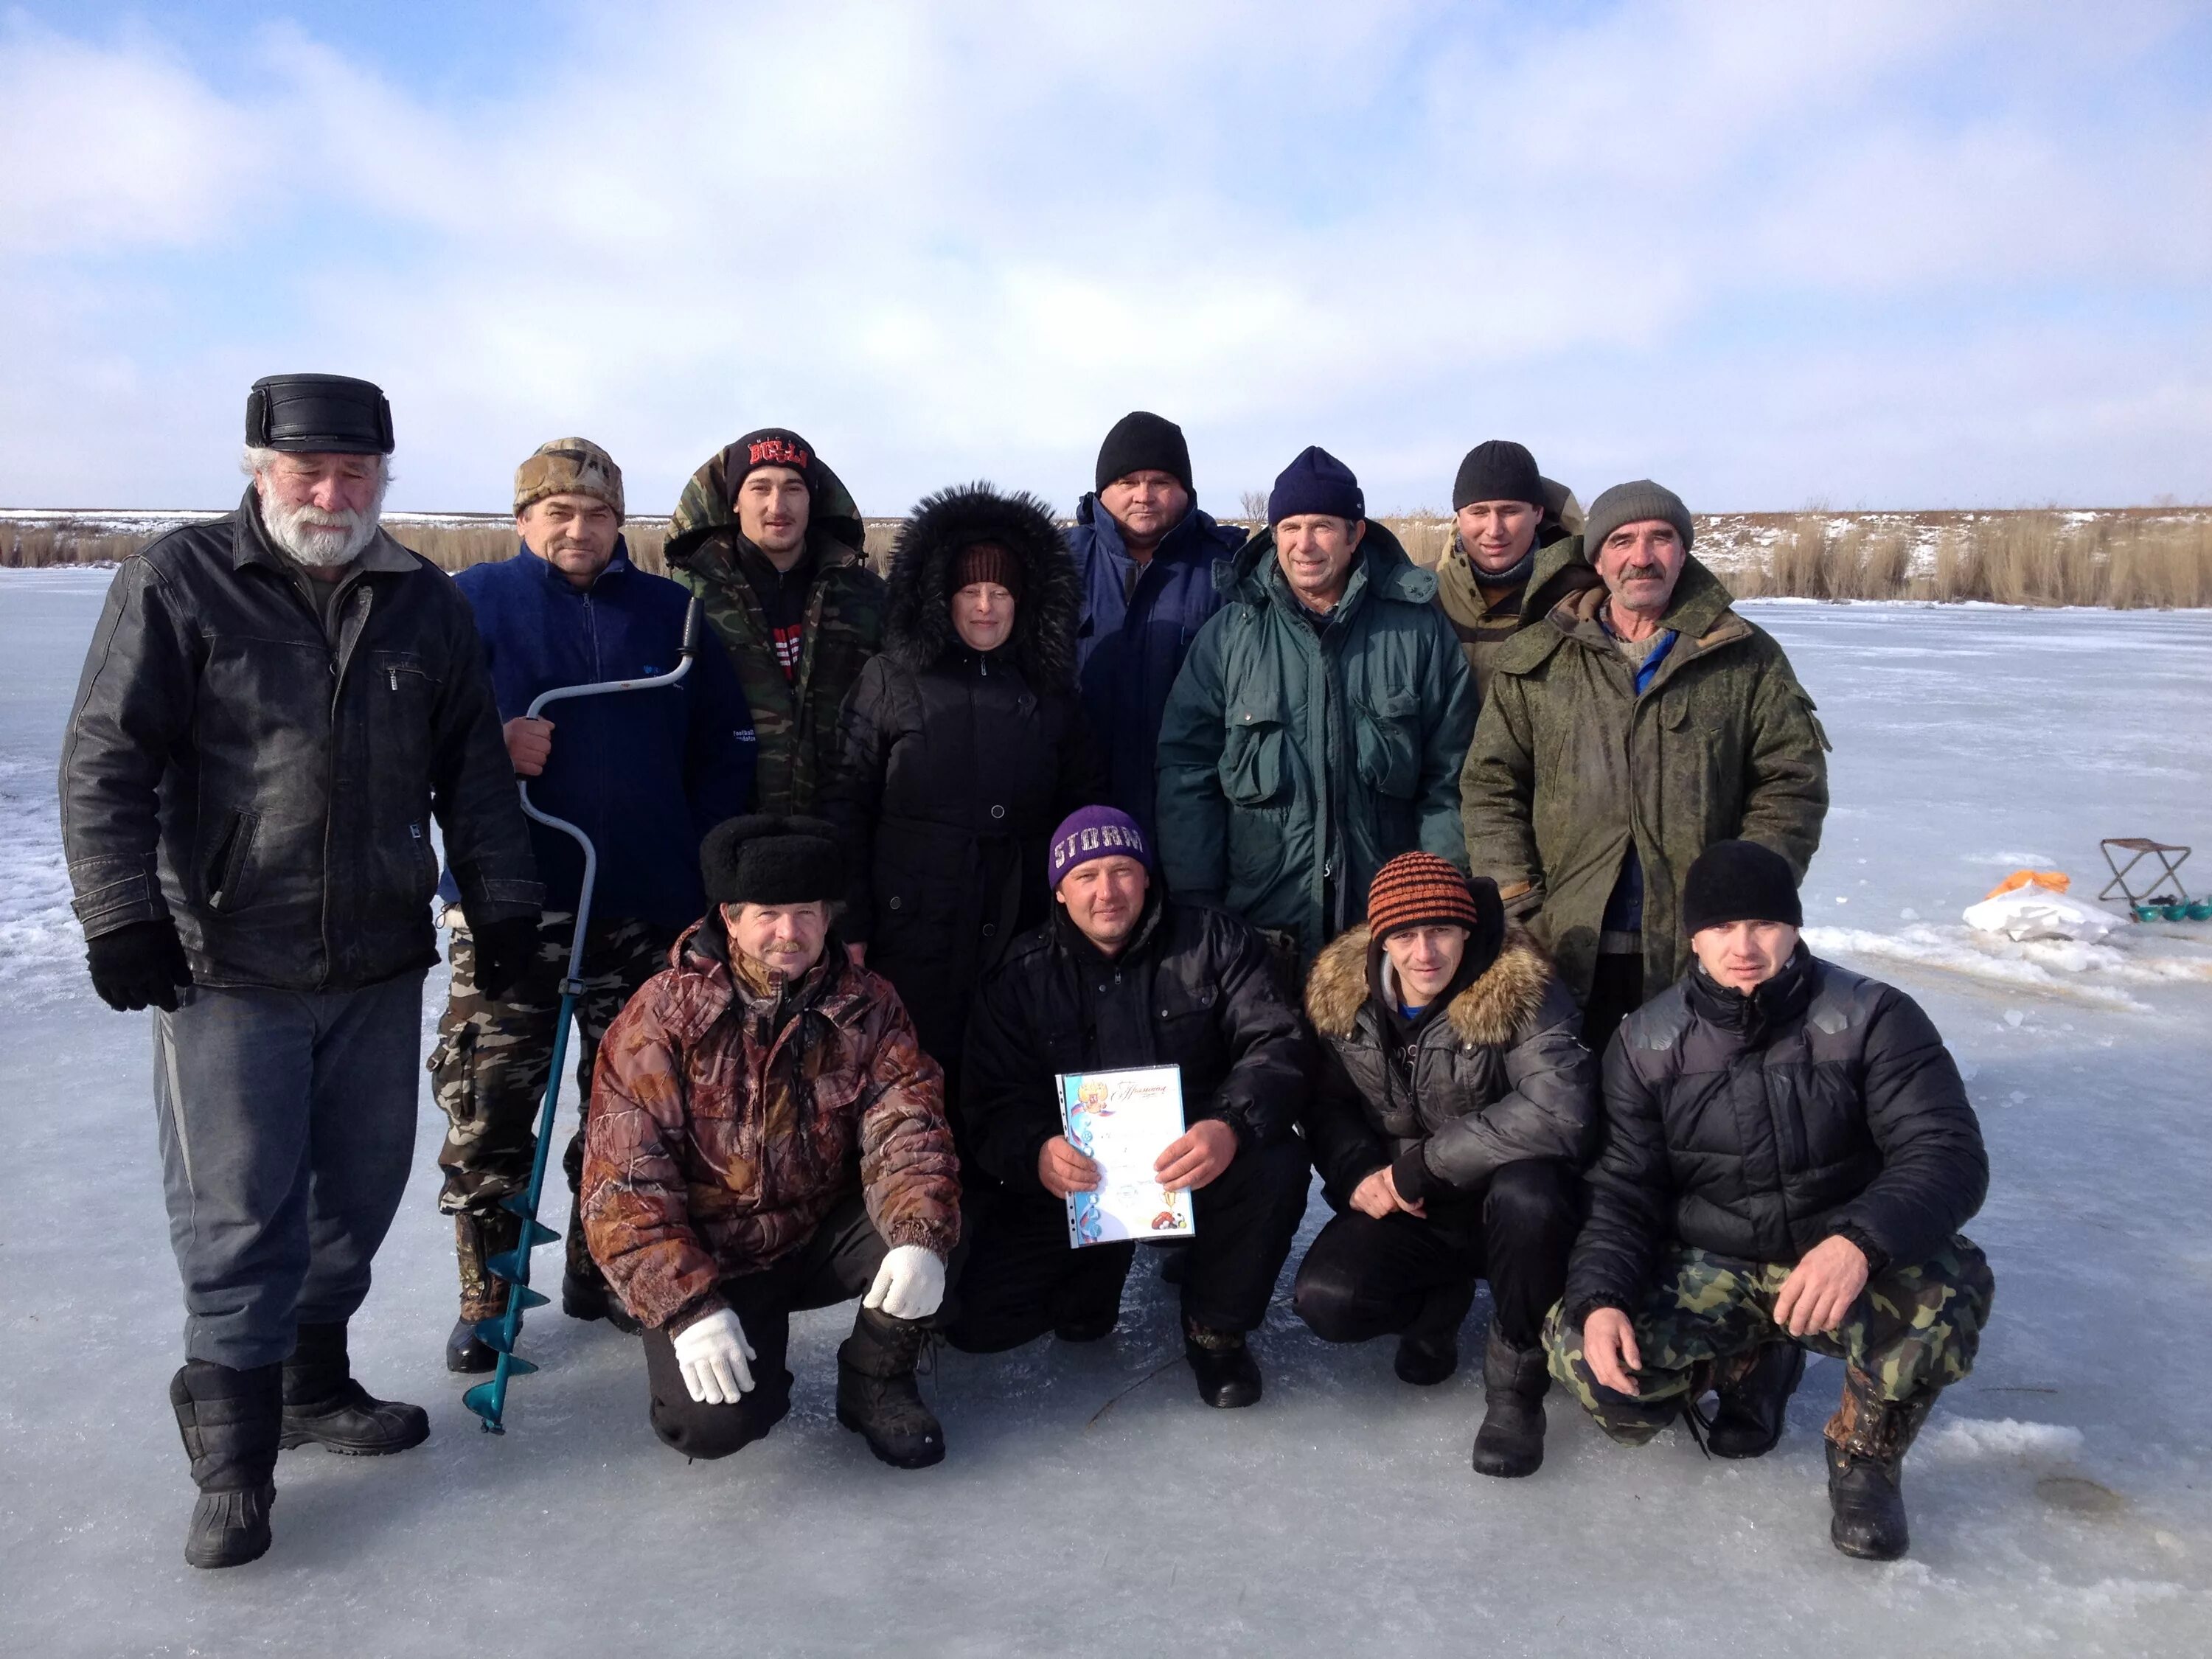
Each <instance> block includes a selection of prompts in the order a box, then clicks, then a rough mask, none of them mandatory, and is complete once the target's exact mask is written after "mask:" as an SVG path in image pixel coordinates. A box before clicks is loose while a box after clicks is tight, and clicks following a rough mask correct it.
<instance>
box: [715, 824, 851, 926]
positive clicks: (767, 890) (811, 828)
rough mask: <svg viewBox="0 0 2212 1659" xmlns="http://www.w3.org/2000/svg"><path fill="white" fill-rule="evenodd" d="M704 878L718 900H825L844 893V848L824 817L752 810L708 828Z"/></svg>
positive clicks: (746, 902) (765, 901)
mask: <svg viewBox="0 0 2212 1659" xmlns="http://www.w3.org/2000/svg"><path fill="white" fill-rule="evenodd" d="M699 877H700V879H701V880H702V882H703V883H704V884H706V888H707V896H708V898H710V899H712V900H713V901H714V902H715V903H717V904H811V903H813V902H815V901H817V900H821V901H823V902H825V903H826V902H829V901H832V900H835V899H840V898H842V897H843V896H845V849H844V848H843V847H842V846H841V845H840V844H839V843H838V840H837V831H836V829H835V828H834V827H833V826H832V825H830V824H829V823H825V822H824V821H823V820H822V819H820V818H800V817H782V816H781V815H780V814H778V813H774V812H749V813H747V814H746V815H745V816H744V817H737V818H725V819H723V820H722V822H721V823H718V824H716V825H715V826H714V828H713V829H709V830H708V832H707V839H706V840H705V841H704V842H702V844H701V845H700V848H699Z"/></svg>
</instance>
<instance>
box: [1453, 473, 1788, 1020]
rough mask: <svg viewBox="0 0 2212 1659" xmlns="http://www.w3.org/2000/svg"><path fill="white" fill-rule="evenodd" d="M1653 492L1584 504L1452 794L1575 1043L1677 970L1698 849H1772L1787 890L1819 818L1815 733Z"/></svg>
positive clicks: (1611, 493) (1774, 651)
mask: <svg viewBox="0 0 2212 1659" xmlns="http://www.w3.org/2000/svg"><path fill="white" fill-rule="evenodd" d="M1695 538H1696V530H1695V527H1694V526H1692V524H1691V521H1690V513H1689V509H1688V508H1687V507H1685V506H1684V505H1683V504H1682V499H1681V497H1680V496H1679V495H1675V494H1674V491H1673V490H1671V489H1666V488H1664V487H1663V486H1662V485H1659V484H1656V483H1652V482H1651V481H1650V479H1648V478H1645V479H1638V480H1637V481H1636V482H1634V483H1624V484H1615V485H1614V486H1613V488H1612V489H1608V490H1607V491H1606V492H1605V493H1604V494H1603V495H1600V496H1599V497H1598V498H1597V499H1596V500H1595V501H1593V502H1591V503H1590V508H1589V518H1588V521H1587V523H1586V524H1585V526H1584V527H1583V550H1584V552H1583V556H1584V557H1585V558H1587V559H1588V561H1589V564H1590V565H1591V566H1592V567H1593V568H1595V570H1596V572H1597V574H1598V576H1599V578H1600V579H1601V581H1602V583H1603V586H1598V587H1592V588H1589V589H1586V590H1584V591H1582V592H1575V593H1571V594H1569V595H1568V596H1567V597H1566V598H1565V599H1561V600H1559V602H1558V603H1557V604H1556V605H1553V608H1552V609H1551V611H1548V612H1547V614H1546V616H1545V617H1544V619H1543V621H1542V622H1541V623H1538V624H1536V625H1534V626H1533V627H1529V628H1527V629H1523V630H1522V632H1520V633H1518V634H1516V635H1514V636H1513V638H1512V639H1511V640H1510V641H1509V642H1508V643H1507V644H1506V645H1505V647H1504V648H1503V649H1502V650H1501V651H1500V652H1499V653H1498V656H1497V659H1496V663H1495V665H1494V667H1493V668H1492V678H1491V683H1490V685H1489V687H1488V688H1487V695H1486V696H1485V698H1484V701H1483V706H1482V714H1481V718H1480V721H1479V722H1478V723H1477V726H1476V728H1475V735H1474V745H1473V747H1471V748H1470V749H1469V750H1468V757H1467V766H1466V769H1465V771H1464V772H1463V773H1462V776H1461V781H1460V797H1461V814H1462V817H1463V818H1464V820H1465V823H1466V826H1467V844H1468V858H1469V860H1470V862H1471V863H1472V865H1473V867H1474V872H1475V873H1476V874H1477V875H1486V876H1489V877H1492V878H1494V879H1495V880H1496V881H1497V883H1498V889H1499V894H1500V896H1502V897H1503V898H1504V900H1505V902H1506V908H1507V910H1508V912H1509V913H1510V914H1511V915H1513V916H1514V917H1515V918H1516V920H1519V921H1524V922H1526V923H1527V924H1528V927H1529V928H1530V930H1531V931H1532V932H1533V933H1535V935H1536V937H1537V939H1539V941H1540V942H1541V943H1542V944H1543V945H1545V946H1546V947H1547V949H1548V950H1550V951H1551V952H1552V954H1553V957H1555V958H1556V959H1557V961H1558V963H1559V972H1560V975H1561V976H1562V977H1563V978H1565V980H1566V981H1567V983H1568V984H1569V986H1570V987H1571V988H1572V989H1573V990H1574V991H1575V993H1576V994H1577V996H1579V997H1580V998H1581V999H1582V1001H1583V1042H1585V1043H1587V1044H1588V1045H1589V1047H1590V1048H1592V1049H1593V1050H1601V1049H1602V1048H1604V1046H1605V1044H1606V1042H1607V1041H1608V1040H1609V1039H1610V1038H1611V1036H1613V1028H1614V1027H1615V1026H1617V1025H1618V1024H1620V1021H1621V1020H1622V1018H1625V1017H1626V1015H1627V1014H1628V1013H1629V1012H1631V1011H1632V1010H1633V1009H1635V1008H1636V1007H1638V1006H1640V1005H1641V1004H1642V1002H1643V1000H1644V994H1645V991H1646V989H1647V987H1648V988H1649V989H1650V991H1652V992H1654V993H1656V992H1657V991H1660V990H1662V989H1664V988H1665V987H1668V986H1669V985H1671V984H1673V983H1674V981H1675V980H1676V979H1678V978H1680V976H1681V972H1682V969H1683V967H1684V966H1685V961H1686V957H1685V945H1684V936H1683V933H1682V927H1681V921H1680V915H1681V882H1682V877H1683V873H1684V872H1686V871H1687V870H1688V868H1689V866H1690V864H1691V861H1692V860H1694V859H1695V858H1696V857H1697V856H1698V854H1699V853H1701V852H1703V851H1704V850H1705V848H1706V847H1707V846H1708V845H1709V844H1711V842H1716V841H1725V840H1729V839H1732V838H1740V839H1742V840H1745V841H1754V842H1759V843H1761V844H1762V845H1764V846H1766V847H1769V848H1772V849H1773V850H1774V851H1775V852H1777V853H1779V854H1781V855H1782V856H1783V857H1784V859H1785V860H1788V862H1789V865H1790V870H1791V872H1793V873H1794V874H1795V875H1796V877H1797V878H1800V879H1801V880H1802V878H1803V876H1804V873H1805V866H1807V865H1808V863H1810V862H1811V860H1812V857H1813V853H1814V848H1817V847H1818V846H1819V845H1820V823H1821V820H1822V819H1823V818H1824V817H1826V815H1827V810H1828V776H1827V762H1826V749H1827V746H1828V744H1827V739H1826V737H1825V736H1824V735H1823V734H1822V732H1821V731H1820V722H1819V721H1818V720H1816V719H1815V718H1814V713H1813V700H1812V698H1811V697H1809V696H1807V695H1806V693H1805V690H1804V688H1803V687H1802V686H1801V685H1800V684H1798V683H1797V677H1796V674H1795V673H1794V672H1793V671H1791V669H1790V659H1789V658H1787V657H1786V656H1784V654H1783V651H1782V647H1780V646H1779V645H1777V644H1776V643H1775V642H1774V641H1773V639H1772V638H1771V636H1769V635H1767V634H1766V633H1765V631H1764V630H1763V629H1759V628H1758V627H1755V626H1754V625H1753V624H1752V623H1749V622H1747V621H1746V620H1745V619H1744V618H1743V617H1741V616H1739V615H1738V614H1737V613H1736V612H1735V610H1734V609H1733V608H1732V606H1731V604H1730V600H1729V592H1728V590H1727V589H1726V588H1725V587H1723V586H1721V583H1720V580H1719V579H1718V578H1717V577H1716V576H1715V575H1714V574H1712V573H1711V571H1709V570H1708V569H1706V568H1705V566H1704V565H1702V564H1700V563H1699V562H1698V561H1697V560H1696V559H1694V558H1692V556H1690V547H1691V544H1692V541H1694V539H1695Z"/></svg>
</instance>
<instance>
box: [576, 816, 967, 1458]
mask: <svg viewBox="0 0 2212 1659" xmlns="http://www.w3.org/2000/svg"><path fill="white" fill-rule="evenodd" d="M843 865H844V860H843V857H842V854H841V852H840V850H839V848H838V843H837V842H836V832H835V830H834V829H831V827H830V826H829V824H828V823H823V822H821V821H819V820H817V819H811V818H783V817H771V816H766V815H756V816H753V817H741V818H732V819H731V820H730V821H729V822H727V823H723V824H720V825H718V826H717V827H716V828H715V829H714V830H713V831H712V832H711V833H710V834H709V835H708V837H707V841H706V843H705V845H704V847H703V848H702V850H701V854H700V867H701V872H702V876H703V877H704V878H705V884H706V887H707V892H708V897H709V898H710V899H712V900H713V901H714V910H713V911H711V912H710V913H709V915H708V916H707V918H706V919H705V920H704V921H702V922H701V923H700V924H699V925H698V926H697V927H694V928H692V929H691V930H690V932H688V933H685V934H684V937H683V938H682V939H679V940H678V942H677V945H676V947H675V949H674V951H672V952H671V965H670V967H669V969H668V970H667V971H666V972H665V973H662V974H659V975H656V976H654V977H653V979H651V980H649V981H647V983H646V985H645V987H644V988H643V989H641V991H639V993H638V994H637V995H636V996H635V997H634V998H632V999H631V1000H630V1003H629V1006H628V1007H627V1008H625V1009H623V1012H622V1013H621V1014H620V1015H618V1016H617V1018H616V1019H615V1022H614V1024H612V1025H611V1027H609V1028H608V1030H607V1035H606V1039H605V1042H604V1043H602V1045H601V1046H600V1049H599V1067H598V1070H597V1072H596V1073H595V1074H594V1076H593V1078H592V1115H591V1120H590V1123H589V1126H588V1127H587V1129H586V1143H585V1153H584V1175H583V1192H582V1196H581V1199H580V1202H581V1205H582V1207H583V1216H584V1233H585V1237H586V1241H587V1242H588V1243H589V1244H590V1246H591V1250H592V1256H593V1257H594V1258H595V1259H596V1260H597V1261H598V1262H599V1266H600V1267H601V1268H602V1269H603V1270H604V1271H605V1273H606V1276H607V1279H608V1282H609V1283H610V1284H611V1285H612V1286H613V1288H614V1289H615V1290H616V1291H617V1293H618V1294H619V1295H620V1296H621V1297H622V1300H623V1303H624V1304H626V1305H627V1306H628V1308H629V1310H630V1311H631V1312H632V1313H633V1314H635V1316H637V1318H638V1319H639V1321H640V1322H642V1324H643V1325H644V1327H645V1351H646V1365H647V1374H648V1376H649V1378H650V1381H651V1387H652V1396H653V1404H652V1420H653V1431H654V1432H655V1433H657V1434H658V1435H659V1437H660V1438H661V1439H662V1440H663V1441H665V1442H666V1443H668V1444H669V1445H671V1446H673V1447H675V1448H676V1449H678V1450H679V1451H681V1452H683V1453H684V1454H685V1455H688V1456H691V1457H723V1456H726V1455H728V1454H730V1453H731V1452H733V1451H735V1450H737V1449H738V1448H739V1447H741V1446H744V1445H745V1444H747V1443H750V1442H751V1441H754V1440H757V1439H758V1438H759V1437H761V1436H762V1435H764V1434H766V1433H767V1432H768V1431H769V1429H770V1428H772V1427H774V1426H775V1424H776V1423H777V1422H778V1421H780V1420H781V1419H782V1417H783V1415H784V1413H786V1412H787V1411H788V1410H789V1409H790V1407H791V1383H792V1377H791V1373H790V1371H789V1370H787V1369H786V1368H785V1364H784V1355H785V1352H786V1347H787V1340H788V1336H789V1319H790V1316H791V1314H792V1313H793V1311H795V1310H801V1309H807V1308H821V1307H828V1306H830V1305H831V1304H836V1303H839V1302H843V1301H845V1300H847V1299H848V1298H849V1297H854V1296H859V1295H861V1294H862V1292H864V1291H865V1292H866V1301H865V1303H864V1304H863V1306H862V1308H861V1310H860V1316H859V1318H858V1319H857V1320H856V1321H855V1322H854V1328H853V1334H852V1335H851V1336H850V1337H849V1338H848V1339H847V1340H846V1342H845V1344H844V1346H842V1348H840V1349H839V1351H838V1355H837V1417H838V1420H839V1421H840V1422H842V1423H843V1424H844V1425H845V1426H846V1427H848V1428H850V1429H854V1430H856V1431H860V1432H861V1433H864V1434H866V1436H867V1438H868V1443H869V1446H870V1449H872V1450H873V1451H874V1452H875V1454H876V1455H877V1456H878V1457H880V1458H882V1459H883V1460H884V1462H888V1463H891V1464H894V1465H896V1466H898V1467H901V1468H919V1467H921V1465H923V1464H927V1463H934V1462H939V1461H940V1460H941V1459H942V1458H943V1457H944V1455H945V1442H944V1436H943V1433H942V1431H941V1430H940V1429H939V1425H938V1423H937V1419H935V1418H934V1417H933V1416H932V1415H931V1414H930V1412H929V1410H928V1408H927V1407H926V1406H925V1405H924V1404H923V1403H922V1401H921V1396H920V1395H919V1394H918V1393H917V1392H916V1390H915V1380H914V1371H915V1360H916V1358H917V1357H918V1355H919V1353H920V1351H921V1344H922V1340H923V1337H924V1334H925V1333H926V1330H927V1324H926V1323H925V1322H927V1321H928V1320H929V1319H930V1318H931V1316H933V1315H934V1314H935V1313H936V1312H937V1310H938V1308H939V1304H940V1303H941V1301H942V1298H943V1296H944V1291H945V1279H946V1272H947V1262H948V1259H949V1258H950V1257H951V1255H952V1252H953V1249H954V1247H955V1246H956V1245H957V1243H959V1241H960V1184H959V1175H958V1168H959V1164H958V1158H957V1154H956V1153H955V1152H954V1151H953V1146H952V1132H951V1128H950V1127H948V1126H947V1124H946V1122H945V1079H944V1073H942V1072H940V1071H939V1068H938V1065H937V1062H936V1061H935V1060H932V1059H930V1058H929V1056H928V1055H927V1054H924V1053H922V1051H921V1045H920V1044H919V1043H918V1042H916V1041H915V1033H914V1026H913V1023H912V1022H911V1021H910V1020H908V1018H907V1013H906V1010H905V1009H904V1008H903V1007H902V1006H901V1005H900V1003H899V1000H898V996H897V994H896V992H894V991H893V990H892V989H891V987H890V982H889V981H886V980H884V979H882V978H880V977H878V975H874V974H872V973H869V972H868V971H866V969H862V968H860V967H858V966H856V965H855V964H854V963H852V962H851V961H850V959H849V958H848V955H847V953H846V951H845V948H844V946H843V945H842V943H841V942H840V941H838V940H837V939H836V938H835V937H834V935H832V934H831V933H830V932H829V902H830V900H832V899H833V898H834V897H836V896H839V895H842V893H843V892H844V891H845V872H844V867H843ZM756 1375H757V1379H758V1381H757V1385H756V1381H755V1378H756Z"/></svg>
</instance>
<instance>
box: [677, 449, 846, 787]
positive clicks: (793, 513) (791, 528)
mask: <svg viewBox="0 0 2212 1659" xmlns="http://www.w3.org/2000/svg"><path fill="white" fill-rule="evenodd" d="M865 535H866V526H864V525H863V524H862V523H861V520H860V508H859V507H856V506H855V505H854V501H853V498H852V496H851V495H849V494H848V492H847V491H846V489H845V486H844V485H843V484H842V483H840V482H839V481H838V478H837V475H836V473H834V472H832V471H830V470H829V468H828V467H826V466H824V465H823V464H822V460H821V458H820V457H819V456H817V454H816V453H814V446H813V445H811V444H810V443H808V442H807V441H806V440H805V439H804V438H802V437H800V436H799V435H798V434H797V433H796V432H792V431H789V430H787V429H786V428H782V427H763V428H762V429H761V430H759V431H757V432H749V433H747V434H746V435H744V437H742V438H740V439H738V441H737V442H735V443H733V444H732V445H730V446H729V447H727V448H726V449H724V450H722V451H720V453H717V454H716V455H715V456H714V458H713V459H711V460H709V461H708V463H707V464H706V465H704V466H702V467H701V468H700V469H699V470H698V471H696V472H695V473H693V474H692V475H691V481H690V483H687V484H685V485H684V494H683V496H682V498H681V499H680V500H679V501H678V502H677V503H676V515H675V518H674V520H673V521H672V522H671V524H670V526H669V531H668V545H667V551H666V554H665V556H666V558H667V560H668V574H670V575H671V576H673V577H674V578H675V579H676V580H678V581H679V582H682V583H683V584H684V586H686V587H688V588H690V590H691V591H692V592H695V593H696V594H698V595H699V596H700V597H701V598H702V599H704V600H705V601H706V611H707V620H708V622H709V623H712V624H713V626H714V631H715V633H717V634H718V635H720V636H721V640H722V644H723V646H724V647H725V648H726V649H727V650H728V652H729V653H730V662H731V664H732V666H734V667H735V668H736V669H737V671H738V679H739V680H740V681H741V682H743V684H744V689H745V702H746V703H747V705H748V706H749V707H750V708H751V709H752V711H753V729H754V730H755V732H757V733H758V738H757V741H758V743H759V744H760V758H759V764H758V765H757V767H756V768H755V769H754V773H753V779H754V788H755V792H756V796H757V804H756V806H755V809H754V810H755V811H762V812H772V813H776V814H780V815H781V816H783V817H790V816H791V815H793V814H794V813H797V814H799V815H801V816H804V815H805V814H807V813H811V812H812V811H814V810H815V805H816V801H817V798H818V796H819V793H820V791H821V789H822V787H823V785H824V784H826V783H827V782H828V781H829V778H830V777H831V776H832V775H833V774H834V773H835V771H836V767H837V763H838V744H839V732H840V730H841V727H840V726H839V724H838V711H839V709H840V708H842V707H843V705H844V702H845V694H846V693H847V692H848V691H849V690H852V688H853V682H854V680H856V679H858V678H860V670H861V669H862V668H863V667H864V666H866V664H867V660H868V659H869V658H871V657H872V656H874V655H875V654H876V653H877V652H878V651H879V650H880V649H882V647H883V638H884V582H883V578H882V577H880V576H878V575H877V574H876V573H875V572H874V571H872V570H871V569H870V568H868V566H867V562H866V556H865V555H864V554H863V552H862V547H863V538H864V537H865Z"/></svg>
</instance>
